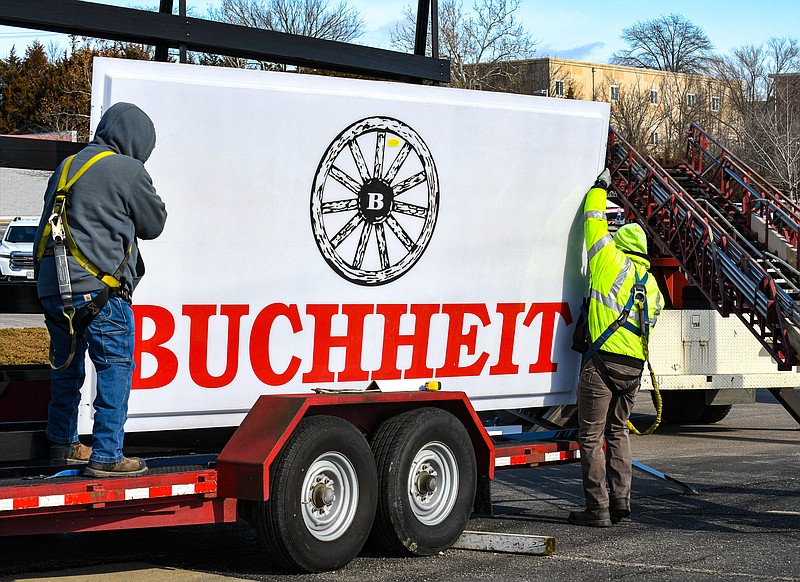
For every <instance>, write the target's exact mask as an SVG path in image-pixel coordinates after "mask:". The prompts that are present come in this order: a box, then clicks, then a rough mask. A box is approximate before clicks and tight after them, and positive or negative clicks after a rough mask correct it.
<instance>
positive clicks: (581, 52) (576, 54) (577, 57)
mask: <svg viewBox="0 0 800 582" xmlns="http://www.w3.org/2000/svg"><path fill="white" fill-rule="evenodd" d="M605 48H606V43H604V42H601V41H597V42H590V43H589V44H583V45H581V46H576V47H572V48H567V49H561V50H552V49H550V50H548V52H547V54H548V55H552V56H554V57H557V58H559V59H571V60H573V61H592V60H594V61H597V60H599V58H598V57H600V56H601V55H599V54H598V53H604V52H605V51H604V49H605ZM537 52H538V51H537Z"/></svg>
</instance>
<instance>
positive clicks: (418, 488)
mask: <svg viewBox="0 0 800 582" xmlns="http://www.w3.org/2000/svg"><path fill="white" fill-rule="evenodd" d="M372 450H373V453H374V454H375V462H376V465H377V468H378V511H377V514H376V517H375V525H374V526H373V529H372V536H371V541H372V542H373V543H375V544H377V545H379V546H381V547H383V548H384V549H386V550H388V551H389V552H391V553H393V554H398V555H419V556H427V555H431V554H436V553H438V552H440V551H442V550H445V549H447V548H449V547H450V546H451V545H453V543H454V542H455V541H456V540H457V539H458V537H459V536H460V535H461V533H462V532H463V531H464V528H465V527H466V524H467V521H468V520H469V517H470V514H471V513H472V507H473V504H474V501H475V487H476V483H477V470H476V462H475V450H474V448H473V446H472V441H471V440H470V437H469V435H468V434H467V431H466V429H465V428H464V426H463V424H462V423H461V422H460V421H459V420H458V419H457V418H456V417H455V416H453V415H452V414H450V413H449V412H446V411H444V410H441V409H438V408H420V409H416V410H412V411H410V412H406V413H404V414H400V415H398V416H395V417H392V418H390V419H389V420H387V421H385V422H384V423H383V424H382V425H381V427H380V428H379V429H378V431H377V432H376V433H375V436H374V438H373V440H372Z"/></svg>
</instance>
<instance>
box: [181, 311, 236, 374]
mask: <svg viewBox="0 0 800 582" xmlns="http://www.w3.org/2000/svg"><path fill="white" fill-rule="evenodd" d="M249 311H250V306H249V305H222V306H220V315H224V316H225V317H227V318H228V341H227V343H226V344H225V347H226V348H227V359H226V360H225V371H224V372H223V373H222V374H221V375H219V376H214V375H212V374H210V373H209V371H208V321H209V319H211V316H212V315H216V314H217V306H216V305H184V306H183V315H185V316H187V317H188V318H189V375H190V376H191V377H192V380H193V381H194V383H195V384H197V385H198V386H200V387H202V388H222V387H223V386H227V385H228V384H230V383H231V382H232V381H233V379H234V378H235V377H236V372H238V371H239V329H240V328H241V321H242V316H243V315H247V314H248V312H249Z"/></svg>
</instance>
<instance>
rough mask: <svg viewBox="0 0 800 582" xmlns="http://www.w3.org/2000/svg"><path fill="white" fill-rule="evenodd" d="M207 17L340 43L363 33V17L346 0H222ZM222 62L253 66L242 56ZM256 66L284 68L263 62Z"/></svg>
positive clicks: (227, 58)
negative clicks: (217, 7)
mask: <svg viewBox="0 0 800 582" xmlns="http://www.w3.org/2000/svg"><path fill="white" fill-rule="evenodd" d="M209 17H210V18H211V19H212V20H218V21H220V22H227V23H229V24H239V25H241V26H249V27H252V28H260V29H263V30H274V31H278V32H286V33H289V34H297V35H301V36H308V37H313V38H321V39H324V40H334V41H339V42H350V41H352V40H354V39H356V38H358V37H360V36H361V35H362V34H364V20H363V19H362V18H361V15H360V13H359V12H358V10H357V9H356V8H354V7H352V6H350V5H349V4H348V3H347V1H346V0H340V1H339V2H338V3H337V4H335V5H332V4H331V2H329V1H328V0H222V4H221V5H220V7H219V9H214V8H210V9H209ZM211 60H212V61H213V60H214V59H211ZM222 61H223V62H222V64H225V65H227V66H235V67H242V68H243V67H250V66H252V63H251V62H248V61H245V60H243V59H235V58H231V57H225V58H224V59H222ZM257 66H258V67H259V68H261V69H282V70H283V69H285V66H281V65H274V64H271V63H265V62H262V63H259V64H258V65H257Z"/></svg>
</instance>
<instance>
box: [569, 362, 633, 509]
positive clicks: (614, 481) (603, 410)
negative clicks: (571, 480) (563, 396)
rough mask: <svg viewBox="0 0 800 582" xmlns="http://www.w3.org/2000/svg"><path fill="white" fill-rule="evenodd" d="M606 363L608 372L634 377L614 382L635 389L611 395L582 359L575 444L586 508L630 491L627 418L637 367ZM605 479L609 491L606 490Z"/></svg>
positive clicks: (631, 402) (593, 365)
mask: <svg viewBox="0 0 800 582" xmlns="http://www.w3.org/2000/svg"><path fill="white" fill-rule="evenodd" d="M606 366H607V367H608V369H609V371H610V372H611V373H612V375H622V376H635V377H636V379H635V380H628V381H625V382H620V381H616V384H617V385H618V386H619V387H620V388H621V389H622V390H624V389H626V388H628V389H631V388H633V386H634V384H635V385H636V388H635V389H634V390H632V391H631V392H628V393H627V394H624V395H617V394H612V392H611V390H610V389H609V388H608V387H607V386H606V384H605V383H604V382H603V379H602V378H601V377H600V373H599V372H598V370H597V367H596V366H595V363H594V362H593V361H592V360H589V361H588V362H586V364H585V365H584V367H583V369H582V370H581V375H580V378H579V379H578V389H577V392H578V394H577V396H578V426H579V429H578V443H579V445H580V451H581V469H582V470H583V493H584V496H585V497H586V507H587V508H589V509H596V508H599V507H608V506H609V497H610V498H612V499H617V498H628V497H630V492H631V472H632V469H631V445H630V441H629V439H628V418H630V415H631V410H632V409H633V399H634V397H635V396H636V393H637V392H638V391H639V383H640V381H641V370H640V369H638V368H634V367H631V366H626V365H624V364H617V363H610V362H606ZM612 381H613V380H612ZM604 436H605V440H606V451H605V453H604V452H603V437H604ZM606 478H608V488H609V491H606Z"/></svg>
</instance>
